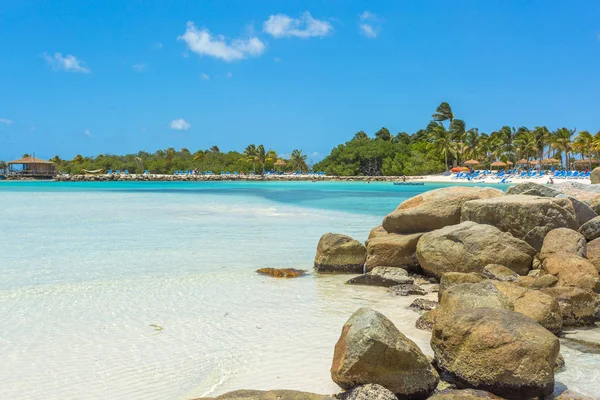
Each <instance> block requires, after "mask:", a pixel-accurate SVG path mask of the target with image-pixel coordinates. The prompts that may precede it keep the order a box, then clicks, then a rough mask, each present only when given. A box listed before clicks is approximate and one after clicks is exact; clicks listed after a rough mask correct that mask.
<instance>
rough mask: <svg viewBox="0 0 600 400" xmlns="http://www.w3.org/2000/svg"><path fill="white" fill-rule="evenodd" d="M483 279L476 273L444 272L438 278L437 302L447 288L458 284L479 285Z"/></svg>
mask: <svg viewBox="0 0 600 400" xmlns="http://www.w3.org/2000/svg"><path fill="white" fill-rule="evenodd" d="M484 280H485V278H484V277H483V276H482V275H481V274H479V273H477V272H469V273H464V272H446V273H444V274H443V275H442V277H441V278H440V286H439V288H438V300H439V299H440V298H441V297H442V293H443V292H445V291H446V290H447V289H448V288H449V287H451V286H453V285H458V284H460V283H479V282H483V281H484Z"/></svg>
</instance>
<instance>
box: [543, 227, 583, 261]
mask: <svg viewBox="0 0 600 400" xmlns="http://www.w3.org/2000/svg"><path fill="white" fill-rule="evenodd" d="M586 249H587V242H586V240H585V237H584V236H583V235H582V234H581V233H579V232H577V231H576V230H573V229H569V228H558V229H553V230H551V231H550V232H548V234H547V235H546V237H545V238H544V242H543V244H542V249H541V251H540V254H541V255H542V258H543V257H544V256H545V255H548V254H552V253H560V252H566V253H570V254H575V255H577V256H579V257H585V256H586Z"/></svg>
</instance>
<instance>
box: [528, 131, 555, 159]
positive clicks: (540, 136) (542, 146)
mask: <svg viewBox="0 0 600 400" xmlns="http://www.w3.org/2000/svg"><path fill="white" fill-rule="evenodd" d="M532 132H533V134H534V136H535V141H536V143H537V151H538V157H539V158H540V161H542V159H543V158H544V154H545V152H546V147H547V146H548V145H549V144H550V143H549V142H550V138H551V136H552V135H551V134H550V131H549V130H548V128H546V127H545V126H536V127H535V128H533V131H532Z"/></svg>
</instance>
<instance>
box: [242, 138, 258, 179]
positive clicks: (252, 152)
mask: <svg viewBox="0 0 600 400" xmlns="http://www.w3.org/2000/svg"><path fill="white" fill-rule="evenodd" d="M256 156H257V152H256V145H254V144H249V145H248V146H246V148H245V149H244V160H245V161H249V162H252V173H256Z"/></svg>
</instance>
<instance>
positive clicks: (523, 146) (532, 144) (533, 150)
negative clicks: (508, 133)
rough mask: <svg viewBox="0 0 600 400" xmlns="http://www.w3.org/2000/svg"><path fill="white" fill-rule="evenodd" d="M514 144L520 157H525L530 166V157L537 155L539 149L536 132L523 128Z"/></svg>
mask: <svg viewBox="0 0 600 400" xmlns="http://www.w3.org/2000/svg"><path fill="white" fill-rule="evenodd" d="M513 144H514V146H515V150H516V153H517V154H518V157H519V158H525V159H526V160H527V166H528V167H529V159H530V158H531V157H535V155H536V154H537V150H538V146H537V141H536V137H535V134H534V133H533V132H532V131H529V130H528V129H527V130H525V129H524V130H521V131H520V132H519V133H517V135H516V137H515V140H514V142H513Z"/></svg>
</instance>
